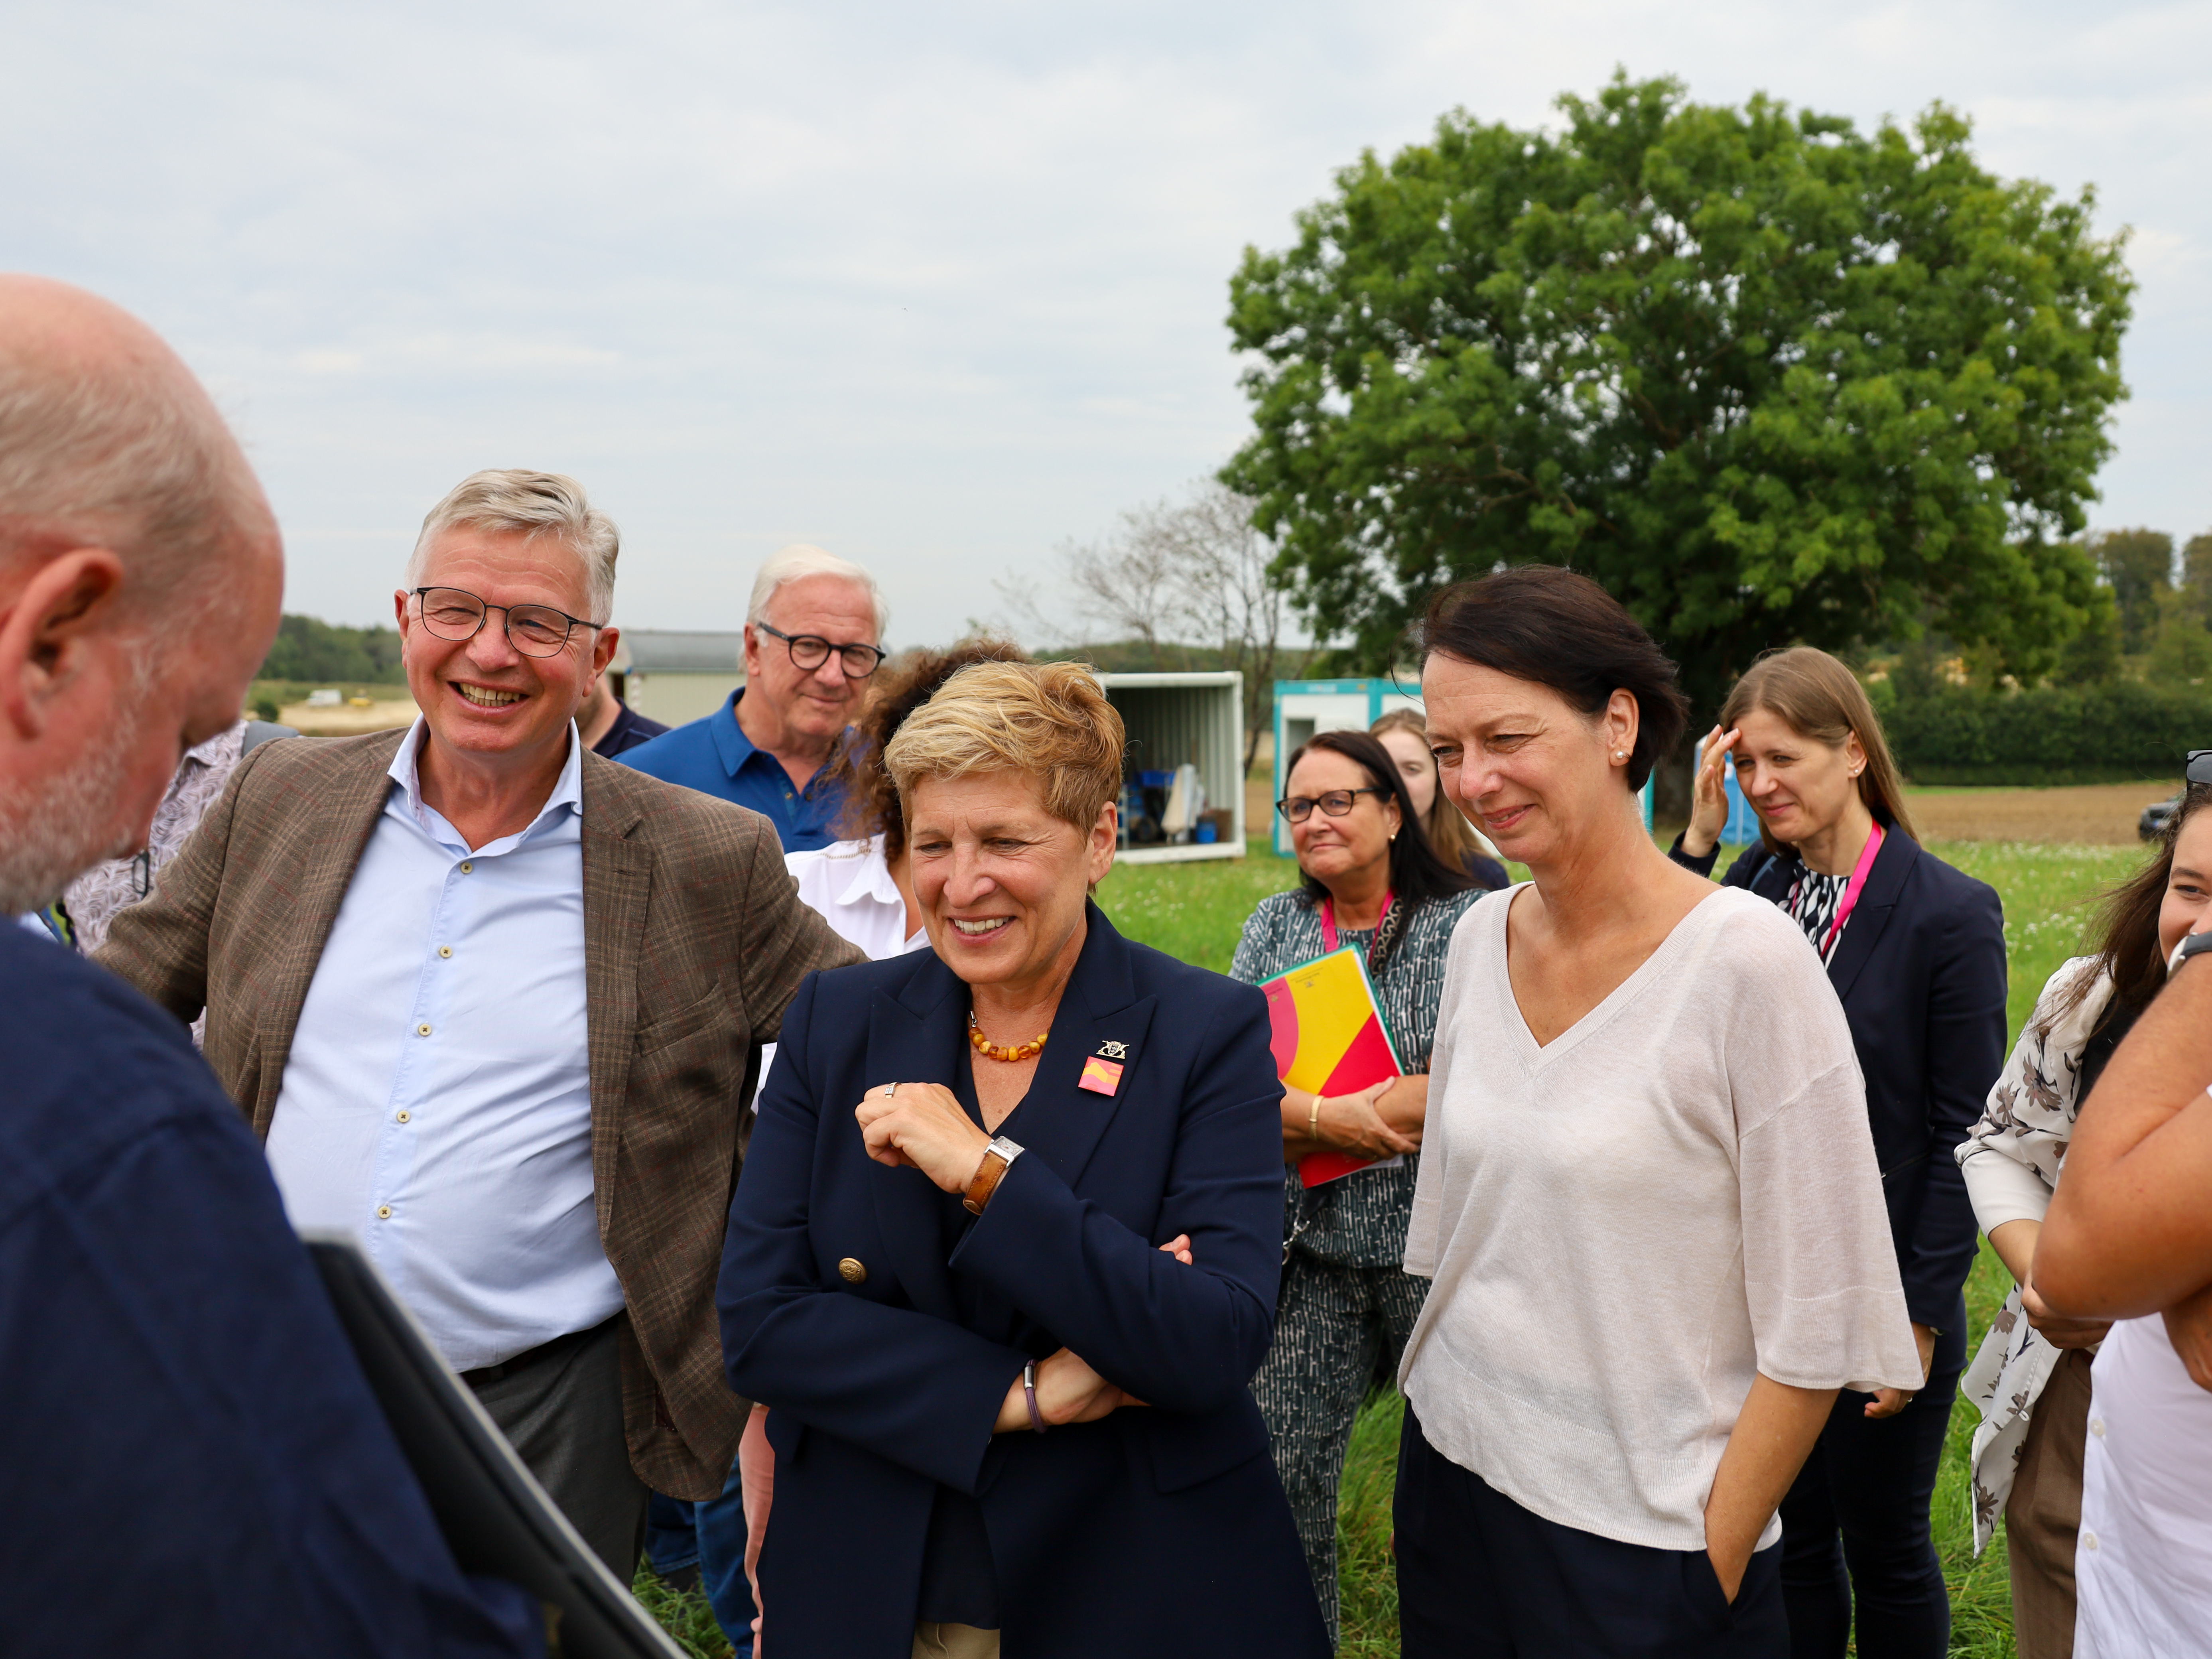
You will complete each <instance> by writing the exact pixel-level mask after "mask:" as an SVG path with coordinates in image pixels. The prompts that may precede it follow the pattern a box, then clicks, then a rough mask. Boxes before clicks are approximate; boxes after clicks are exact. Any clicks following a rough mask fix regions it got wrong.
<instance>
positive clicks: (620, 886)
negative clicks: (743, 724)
mask: <svg viewBox="0 0 2212 1659" xmlns="http://www.w3.org/2000/svg"><path fill="white" fill-rule="evenodd" d="M403 737H404V733H401V732H386V733H382V734H380V735H378V736H375V737H369V738H308V739H304V740H301V739H295V740H288V741H283V742H278V743H269V744H262V745H260V746H259V747H258V748H257V749H255V750H253V751H252V753H251V754H249V755H248V756H247V757H246V759H245V760H244V761H243V762H241V763H240V766H239V768H238V770H237V772H236V773H235V774H234V775H233V776H232V778H231V780H230V783H229V785H228V787H227V788H226V789H225V790H224V791H223V793H222V798H221V799H219V800H218V801H217V802H216V805H214V806H213V807H211V808H210V810H209V811H208V814H207V816H206V817H204V819H202V820H201V822H200V825H199V828H198V829H196V830H195V831H193V833H192V835H191V839H189V840H188V841H187V842H185V846H184V847H183V848H182V849H181V850H180V851H179V853H178V854H177V856H176V858H175V859H174V860H173V861H172V862H171V863H170V864H169V865H168V866H167V867H166V868H164V869H163V871H162V872H161V885H160V887H159V888H158V889H157V890H156V891H155V894H154V896H152V897H151V898H149V899H148V900H147V901H146V902H144V903H143V904H137V905H133V906H131V908H128V909H126V910H124V911H122V912H120V913H119V914H118V915H117V917H116V921H115V925H114V927H113V930H112V933H110V934H109V937H108V943H107V945H106V947H105V948H104V949H102V950H101V951H100V953H99V956H98V958H97V959H98V960H99V961H100V962H101V963H104V964H105V965H106V966H107V967H108V968H111V969H113V970H114V971H115V972H117V973H118V974H120V975H122V976H123V977H124V978H125V979H127V980H129V981H131V983H132V984H133V985H136V986H137V987H138V988H139V989H140V990H142V991H143V992H144V993H145V994H147V995H148V996H149V997H151V998H152V999H153V1000H155V1001H156V1002H158V1003H160V1004H161V1006H163V1007H165V1008H167V1009H168V1010H169V1011H170V1012H172V1013H173V1014H175V1015H176V1016H177V1017H178V1018H180V1019H187V1020H189V1019H191V1018H195V1017H196V1016H197V1015H198V1014H199V1013H200V1012H201V1011H202V1010H203V1009H204V1010H205V1011H206V1013H207V1017H208V1019H207V1047H206V1054H207V1059H208V1063H209V1064H210V1066H213V1067H214V1068H215V1072H216V1077H217V1078H219V1079H221V1080H222V1085H223V1087H224V1089H225V1090H227V1091H228V1092H229V1095H230V1097H231V1098H232V1099H233V1100H234V1101H236V1102H237V1103H238V1105H239V1108H240V1109H241V1110H242V1111H244V1112H245V1113H246V1115H247V1116H248V1117H250V1118H251V1119H252V1122H253V1127H254V1131H255V1133H258V1134H260V1135H262V1136H264V1137H265V1136H266V1135H267V1134H268V1133H269V1123H270V1118H271V1117H272V1116H273V1115H274V1114H275V1112H276V1096H277V1091H278V1090H279V1088H280V1087H281V1085H282V1084H283V1078H284V1062H285V1060H286V1057H287V1056H288V1055H289V1054H290V1052H291V1047H292V1036H293V1033H294V1031H295V1030H297V1028H298V1026H299V1023H300V1010H301V1005H302V1004H303V1003H304V1002H305V1001H306V1000H307V986H308V983H309V981H312V980H313V978H314V976H315V966H316V963H318V962H319V960H320V959H321V957H322V951H323V945H324V943H325V940H326V939H328V938H329V937H330V931H331V923H332V921H335V920H336V918H337V910H338V904H339V902H340V901H341V900H342V899H343V897H344V896H345V891H346V889H347V886H348V885H349V884H350V883H351V881H352V879H353V874H354V870H355V867H356V865H358V864H359V862H360V861H361V855H362V850H363V848H365V847H366V846H367V845H368V837H369V834H370V831H371V830H372V829H374V827H375V824H376V820H377V817H378V815H379V814H380V812H381V811H383V810H384V802H385V798H386V793H387V792H388V791H389V789H390V787H391V779H390V778H389V777H387V776H386V769H388V768H389V767H390V766H391V764H392V756H393V755H394V754H396V753H397V752H398V748H399V744H400V742H401V740H402V738H403ZM583 768H584V770H583V798H584V811H583V855H584V957H585V975H586V993H587V995H588V998H589V1014H588V1017H587V1024H588V1030H587V1031H586V1033H585V1036H586V1041H587V1042H588V1044H589V1048H590V1067H591V1091H592V1176H593V1183H594V1186H595V1187H596V1188H597V1193H596V1196H597V1200H598V1205H599V1238H600V1241H601V1243H603V1244H604V1245H605V1249H606V1253H607V1260H608V1261H610V1262H611V1263H612V1264H613V1265H614V1270H615V1273H616V1274H617V1277H618V1278H619V1279H621V1281H622V1286H623V1296H624V1297H625V1299H626V1300H627V1303H628V1305H629V1319H628V1320H627V1321H626V1322H625V1324H626V1325H627V1327H628V1330H627V1332H626V1334H625V1335H624V1337H623V1415H624V1418H625V1426H626V1431H627V1433H628V1437H629V1455H630V1462H631V1463H632V1465H633V1466H634V1467H635V1468H636V1470H637V1472H638V1474H639V1475H640V1476H641V1478H642V1479H643V1480H645V1482H646V1484H647V1485H648V1486H652V1487H653V1489H654V1490H655V1491H657V1492H667V1493H669V1494H670V1495H671V1496H672V1497H677V1498H712V1497H714V1496H716V1495H717V1494H718V1493H720V1491H721V1490H722V1483H723V1480H724V1479H725V1477H726V1476H727V1474H729V1470H730V1464H731V1461H732V1458H734V1457H735V1455H737V1449H738V1434H739V1432H740V1431H742V1429H743V1428H744V1418H745V1413H746V1410H747V1407H746V1404H745V1402H744V1401H741V1400H739V1399H738V1397H737V1396H736V1395H733V1394H732V1393H731V1392H730V1389H729V1384H728V1383H727V1382H726V1380H725V1377H724V1375H723V1370H722V1352H721V1342H720V1336H719V1334H718V1332H717V1328H716V1325H715V1317H714V1277H715V1273H716V1272H717V1271H718V1269H719V1268H720V1264H721V1255H722V1235H723V1231H724V1227H725V1225H726V1218H727V1216H728V1212H729V1207H730V1196H731V1194H732V1192H733V1191H734V1190H735V1189H736V1187H737V1180H738V1165H739V1163H740V1161H741V1160H742V1158H743V1157H744V1140H745V1136H744V1133H742V1129H743V1120H744V1116H745V1100H746V1096H747V1093H748V1090H747V1086H746V1085H747V1079H748V1073H750V1071H751V1070H752V1068H753V1066H755V1064H756V1063H757V1062H756V1059H755V1056H756V1053H757V1046H758V1045H759V1044H761V1043H763V1042H774V1041H775V1036H776V1033H777V1031H778V1030H779V1029H780V1027H781V1024H782V1020H783V1011H784V1009H785V1007H786V1006H788V1005H789V1003H790V1001H791V999H792V997H793V995H794V994H796V993H797V992H798V989H799V983H800V981H802V980H804V979H805V976H806V975H808V974H810V973H811V972H813V971H814V970H815V969H819V968H836V967H842V966H843V965H845V964H846V963H854V962H858V961H860V960H862V957H861V955H860V951H856V950H855V949H854V948H853V947H852V946H851V945H848V944H846V943H845V942H844V941H843V940H842V939H839V938H838V937H837V936H836V934H835V933H831V932H830V931H829V925H828V924H827V923H825V922H824V921H823V920H822V919H821V917H819V916H818V915H816V914H815V913H814V912H813V911H812V910H810V909H809V908H806V906H805V905H804V904H802V903H801V902H799V895H798V890H797V889H796V888H795V886H794V885H793V883H792V880H791V878H790V876H789V875H788V874H787V872H785V869H784V864H783V854H782V849H781V846H780V845H779V844H778V842H777V839H776V835H775V829H773V828H772V827H771V826H770V825H769V822H768V820H767V819H765V818H763V817H760V816H759V814H757V813H755V812H749V811H745V810H744V808H742V807H738V806H733V805H730V804H729V803H727V802H726V801H720V800H715V799H712V798H711V797H709V796H707V795H702V794H700V793H697V792H696V791H695V790H690V789H682V788H678V787H676V786H675V785H673V784H667V783H663V782H661V781H659V779H657V778H649V777H647V776H646V775H644V774H643V773H641V772H634V771H632V770H630V769H629V768H628V767H625V766H620V765H617V764H616V763H613V762H611V761H607V760H602V759H601V758H600V757H599V756H597V755H593V754H591V753H589V752H586V754H585V756H584V757H583Z"/></svg>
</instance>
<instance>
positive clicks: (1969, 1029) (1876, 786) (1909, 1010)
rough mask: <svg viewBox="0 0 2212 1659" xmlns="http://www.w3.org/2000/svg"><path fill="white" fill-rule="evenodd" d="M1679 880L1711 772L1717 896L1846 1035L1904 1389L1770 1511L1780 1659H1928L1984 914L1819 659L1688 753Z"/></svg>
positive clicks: (1848, 695) (1856, 704) (1703, 818)
mask: <svg viewBox="0 0 2212 1659" xmlns="http://www.w3.org/2000/svg"><path fill="white" fill-rule="evenodd" d="M1705 748H1706V752H1705V763H1704V765H1703V766H1702V767H1701V768H1700V769H1699V775H1698V782H1697V795H1696V806H1695V810H1694V812H1693V815H1692V819H1691V823H1690V827H1689V828H1688V829H1686V830H1685V831H1684V832H1683V837H1682V840H1681V842H1680V843H1678V847H1677V857H1678V860H1679V861H1680V862H1681V863H1682V864H1684V865H1686V866H1688V867H1689V868H1691V869H1693V870H1696V871H1698V872H1699V873H1700V874H1704V873H1707V872H1710V871H1711V869H1712V866H1713V859H1714V842H1715V841H1716V838H1717V836H1718V834H1719V831H1720V826H1721V824H1722V823H1723V820H1724V818H1725V817H1726V813H1727V800H1726V790H1725V787H1724V783H1723V778H1722V775H1721V768H1722V767H1723V765H1725V764H1727V763H1729V761H1730V760H1733V762H1734V763H1735V771H1736V779H1737V781H1739V782H1740V783H1741V785H1742V787H1743V792H1744V795H1745V797H1746V799H1748V800H1749V801H1750V802H1751V805H1752V807H1753V811H1756V812H1757V813H1758V814H1759V846H1757V847H1753V848H1748V849H1747V850H1746V851H1745V852H1744V854H1742V856H1741V857H1740V858H1738V859H1737V860H1736V861H1735V864H1734V865H1732V866H1729V872H1728V874H1727V877H1726V878H1725V879H1724V883H1723V884H1724V885H1726V886H1729V887H1736V888H1742V889H1745V890H1748V891H1750V892H1753V893H1755V894H1757V895H1758V896H1759V897H1761V898H1764V899H1768V900H1771V901H1772V902H1774V903H1775V904H1777V905H1778V906H1780V907H1781V908H1782V909H1783V911H1784V913H1785V914H1786V915H1788V916H1789V917H1790V920H1791V921H1795V922H1796V924H1797V926H1798V927H1800V928H1801V929H1802V930H1803V932H1804V934H1805V938H1806V939H1807V940H1808V942H1809V943H1810V944H1811V945H1812V946H1813V948H1814V950H1815V951H1818V952H1819V953H1820V962H1821V963H1822V964H1823V965H1824V966H1825V968H1826V970H1827V976H1828V980H1829V982H1830V983H1831V984H1832V985H1833V986H1834V987H1835V994H1836V995H1837V997H1838V999H1839V1000H1841V1001H1842V1003H1843V1007H1844V1018H1845V1019H1846V1020H1848V1021H1849V1022H1850V1032H1851V1043H1852V1047H1853V1048H1854V1050H1855V1051H1856V1052H1857V1057H1858V1063H1859V1070H1860V1072H1861V1073H1862V1074H1863V1076H1864V1078H1865V1079H1866V1111H1867V1118H1868V1123H1869V1128H1870V1129H1871V1130H1872V1132H1873V1135H1874V1146H1875V1154H1876V1155H1877V1156H1878V1157H1879V1158H1881V1178H1882V1195H1883V1198H1884V1200H1885V1202H1886V1203H1887V1207H1888V1211H1889V1225H1890V1235H1891V1238H1892V1240H1893V1243H1894V1245H1895V1247H1896V1251H1897V1263H1898V1269H1899V1273H1900V1274H1901V1275H1902V1277H1903V1279H1904V1284H1905V1307H1906V1309H1907V1310H1909V1311H1910V1313H1911V1316H1912V1327H1913V1334H1914V1336H1915V1338H1916V1340H1917V1342H1918V1344H1919V1348H1920V1372H1921V1374H1920V1376H1917V1377H1916V1378H1914V1379H1913V1381H1912V1383H1911V1385H1910V1386H1908V1387H1905V1388H1901V1389H1884V1390H1880V1391H1877V1392H1876V1394H1875V1396H1874V1398H1872V1399H1865V1398H1862V1397H1859V1396H1857V1395H1852V1394H1846V1395H1844V1398H1843V1399H1841V1400H1839V1401H1837V1404H1836V1409H1835V1413H1834V1415H1833V1417H1832V1419H1830V1421H1829V1423H1828V1425H1827V1427H1826V1429H1825V1430H1824V1431H1822V1432H1821V1436H1820V1445H1819V1447H1818V1448H1817V1449H1816V1450H1815V1451H1814V1455H1813V1456H1812V1457H1811V1458H1810V1459H1809V1460H1808V1462H1807V1463H1806V1465H1805V1472H1804V1474H1802V1475H1801V1476H1799V1478H1798V1480H1797V1484H1796V1486H1793V1487H1792V1488H1791V1489H1790V1496H1789V1498H1787V1499H1786V1500H1784V1504H1783V1505H1782V1583H1783V1593H1784V1599H1785V1600H1786V1601H1787V1602H1788V1603H1789V1607H1790V1644H1791V1651H1792V1653H1793V1654H1794V1655H1795V1656H1796V1659H1843V1654H1844V1647H1845V1644H1847V1643H1848V1642H1849V1641H1850V1638H1851V1634H1852V1629H1853V1626H1854V1624H1856V1626H1857V1639H1858V1652H1859V1654H1860V1656H1861V1659H1942V1655H1943V1654H1944V1652H1945V1651H1946V1650H1948V1646H1949V1641H1950V1628H1951V1605H1950V1600H1949V1596H1948V1592H1947V1591H1946V1589H1945V1588H1944V1583H1943V1569H1942V1563H1941V1562H1940V1561H1939V1560H1938V1559H1937V1558H1936V1544H1935V1540H1934V1537H1933V1535H1932V1534H1931V1531H1930V1528H1929V1514H1928V1511H1929V1503H1930V1501H1931V1499H1932V1498H1933V1496H1934V1494H1935V1490H1936V1468H1937V1466H1938V1464H1939V1463H1940V1462H1942V1455H1943V1437H1944V1433H1945V1431H1946V1429H1947V1428H1948V1425H1949V1424H1950V1421H1951V1399H1952V1395H1953V1394H1954V1392H1955V1391H1956V1389H1957V1387H1958V1381H1959V1373H1960V1370H1962V1369H1964V1367H1965V1364H1966V1299H1965V1294H1964V1291H1965V1286H1966V1274H1967V1273H1968V1271H1969V1270H1970V1269H1971V1268H1972V1267H1973V1264H1974V1253H1975V1250H1976V1248H1977V1244H1976V1233H1977V1231H1978V1229H1977V1228H1976V1226H1975V1223H1974V1212H1973V1206H1972V1204H1971V1202H1970V1201H1969V1200H1968V1199H1967V1195H1966V1181H1965V1178H1964V1177H1963V1176H1961V1175H1960V1172H1959V1166H1958V1164H1956V1163H1955V1162H1954V1160H1953V1158H1951V1156H1950V1152H1951V1150H1952V1149H1953V1148H1954V1147H1955V1146H1958V1144H1959V1143H1960V1141H1961V1140H1963V1139H1966V1134H1967V1133H1968V1132H1969V1131H1970V1130H1971V1129H1972V1127H1973V1125H1974V1121H1975V1120H1976V1119H1977V1118H1978V1117H1979V1116H1980V1115H1981V1110H1982V1101H1983V1097H1984V1096H1985V1095H1986V1094H1987V1093H1988V1091H1989V1088H1990V1084H1991V1083H1992V1082H1993V1081H1994V1080H1995V1079H1996V1075H1997V1070H1998V1067H1999V1066H2000V1065H2001V1064H2002V1060H2003V1058H2004V1038H2005V949H2004V912H2003V908H2002V905H2001V904H2000V903H1999V902H1998V899H1997V896H1996V891H1995V890H1993V889H1991V888H1990V887H1988V886H1987V885H1985V884H1983V883H1981V882H1978V881H1976V880H1974V879H1972V878H1971V877H1968V876H1965V875H1962V874H1960V872H1958V871H1956V870H1954V869H1953V868H1952V867H1951V866H1949V865H1948V864H1946V863H1944V862H1943V861H1942V860H1941V859H1938V858H1936V857H1935V856H1934V855H1933V854H1929V853H1928V852H1926V851H1925V850H1924V849H1923V848H1922V847H1921V846H1920V844H1919V843H1918V842H1916V841H1915V840H1914V839H1913V838H1912V826H1911V820H1910V819H1909V818H1908V817H1906V816H1905V793H1904V789H1903V787H1902V785H1901V784H1900V782H1899V778H1898V775H1897V768H1896V766H1895V765H1894V764H1893V763H1892V762H1891V760H1890V756H1889V746H1888V744H1887V742H1885V741H1884V739H1883V737H1882V732H1881V721H1880V720H1879V719H1878V718H1877V717H1876V716H1875V711H1874V705H1873V704H1872V703H1870V702H1869V701H1868V700H1867V695H1866V691H1865V689H1864V688H1863V687H1862V686H1861V685H1860V684H1859V682H1858V678H1857V676H1856V675H1855V674H1853V673H1852V672H1851V671H1850V669H1848V668H1846V667H1845V666H1844V665H1843V664H1842V663H1840V662H1838V661H1837V660H1836V659H1834V658H1833V657H1832V656H1830V655H1828V653H1826V652H1825V651H1815V650H1814V649H1812V648H1811V647H1807V646H1799V647H1796V648H1794V649H1792V650H1788V651H1779V652H1777V653H1774V654H1772V655H1771V656H1768V657H1765V658H1762V659H1760V660H1759V661H1758V662H1757V663H1755V664H1753V665H1752V668H1751V671H1749V672H1748V673H1747V674H1745V675H1744V677H1743V678H1741V680H1739V681H1737V682H1736V684H1735V690H1732V691H1731V692H1729V697H1728V701H1727V702H1726V703H1724V704H1723V706H1722V708H1721V723H1720V725H1719V726H1717V727H1715V728H1714V730H1713V732H1712V733H1711V736H1710V737H1709V738H1707V740H1706V746H1705Z"/></svg>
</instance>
